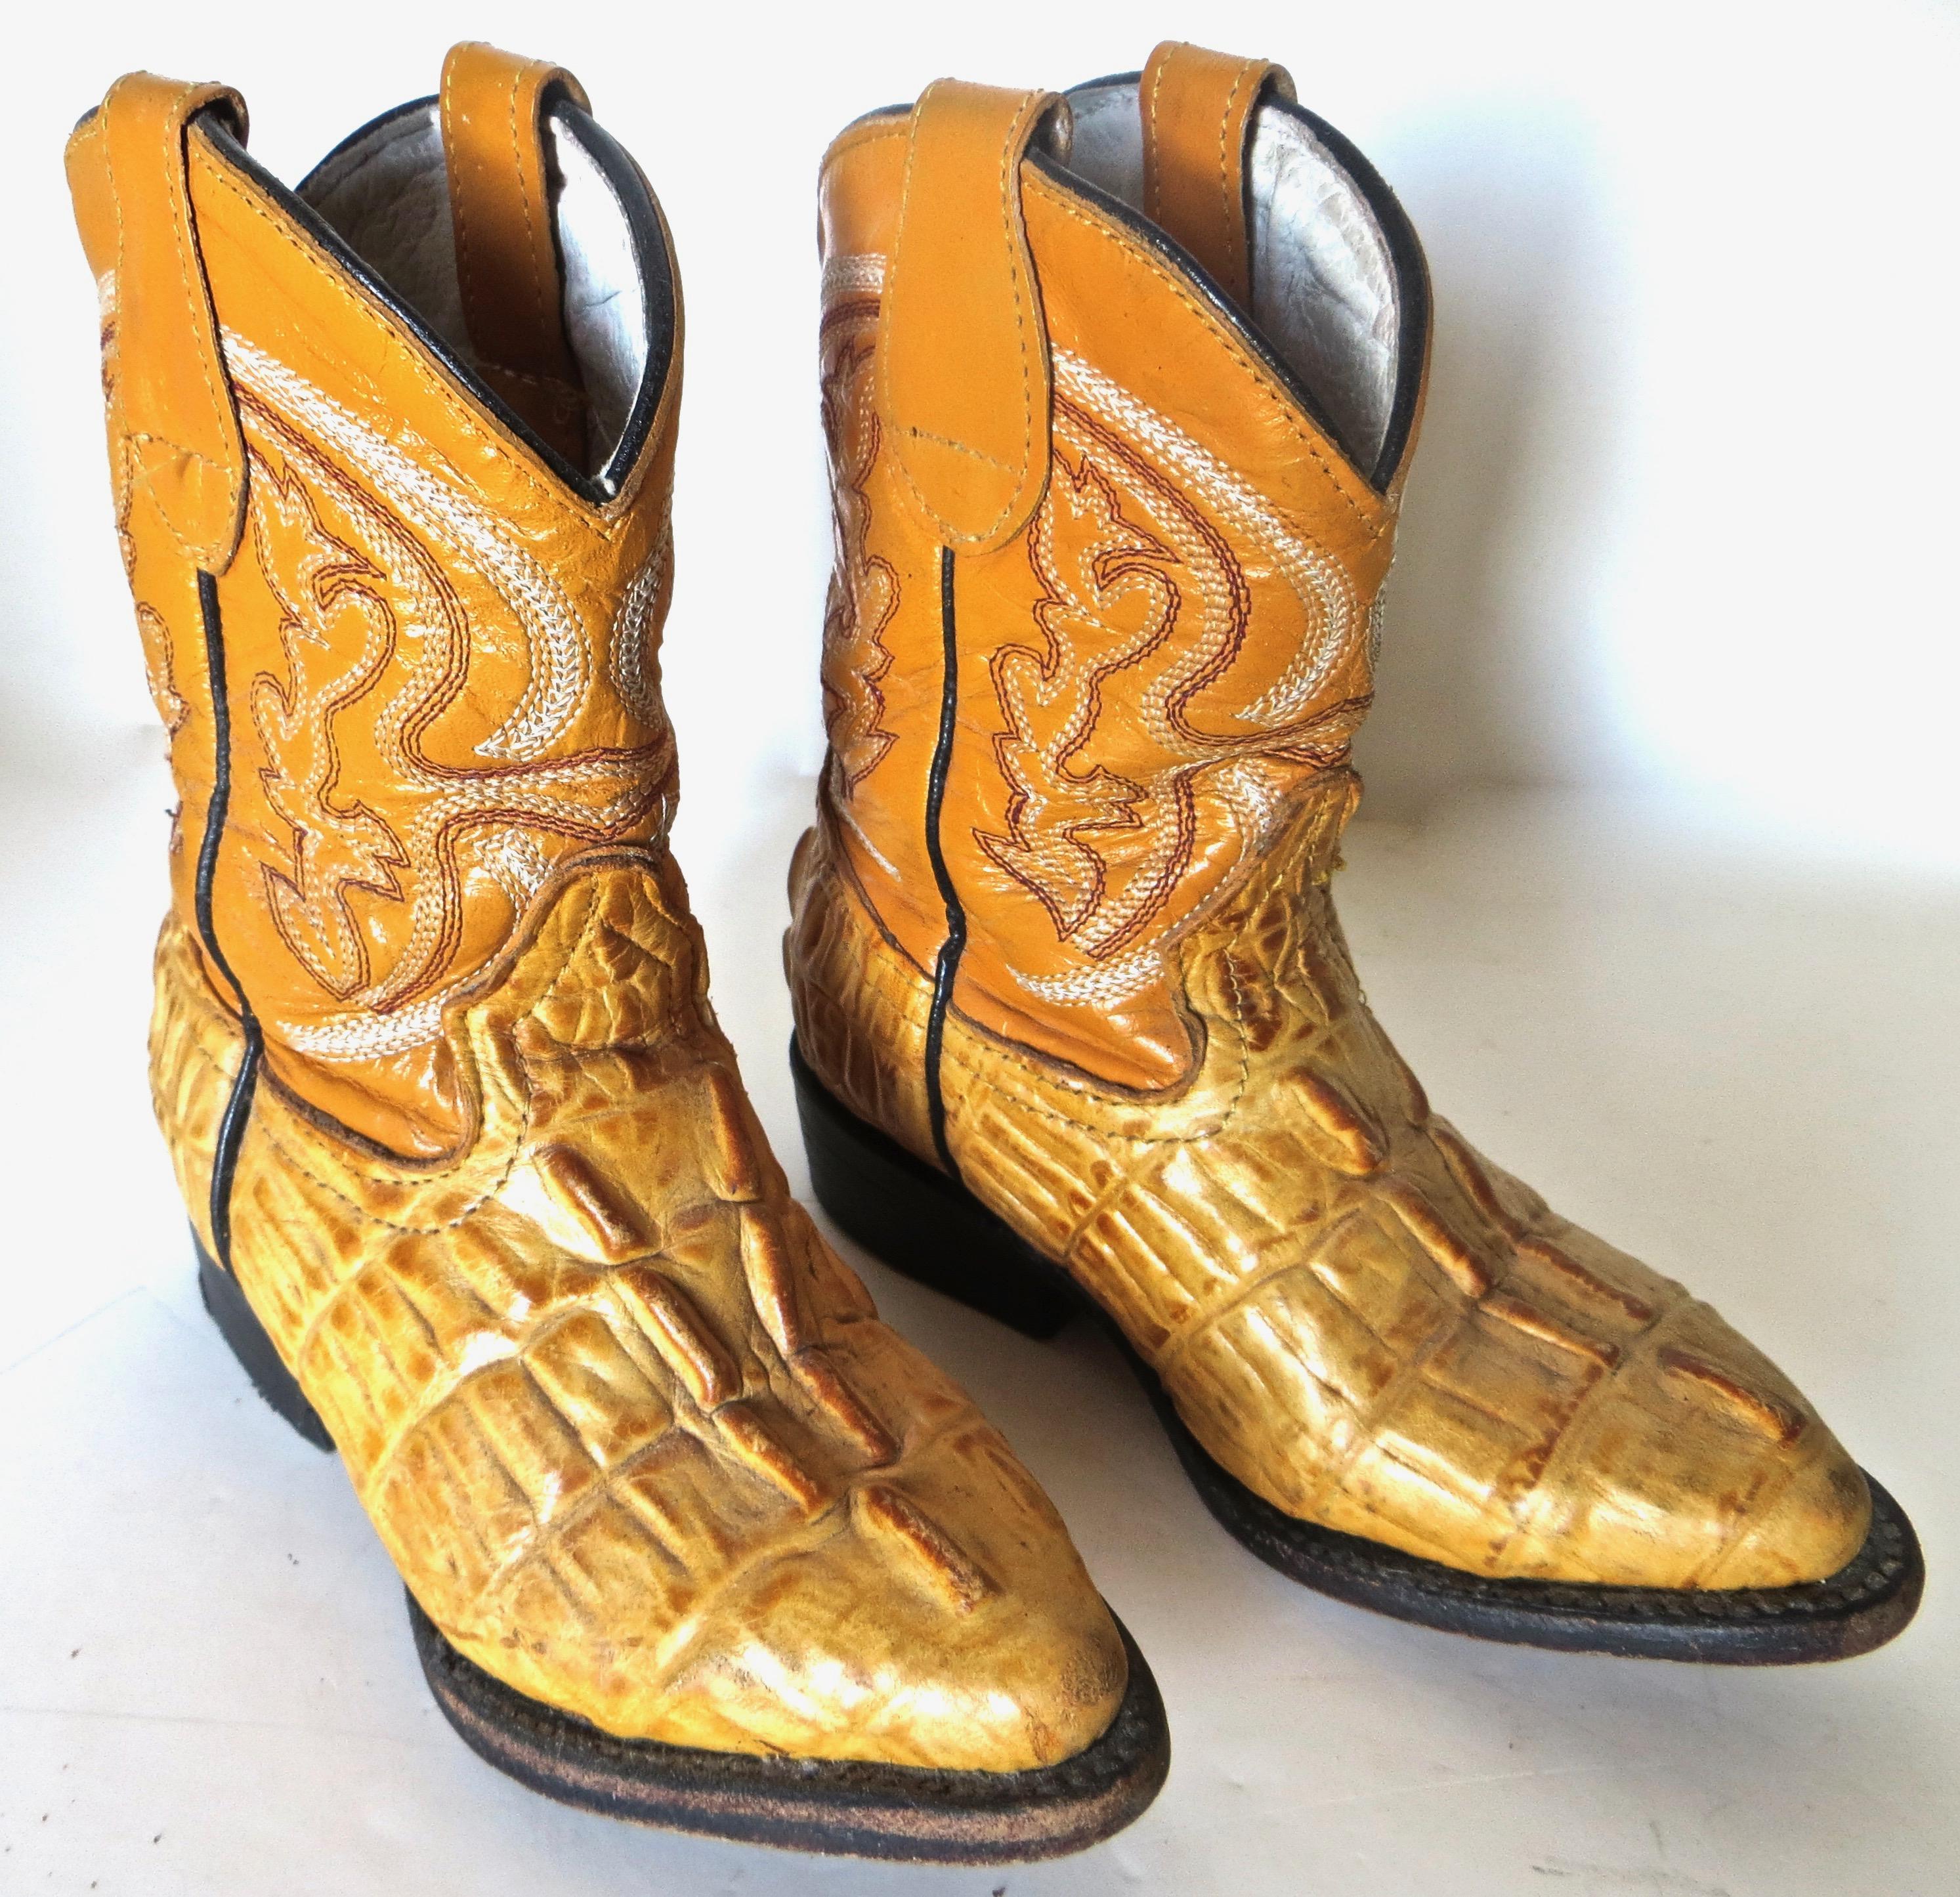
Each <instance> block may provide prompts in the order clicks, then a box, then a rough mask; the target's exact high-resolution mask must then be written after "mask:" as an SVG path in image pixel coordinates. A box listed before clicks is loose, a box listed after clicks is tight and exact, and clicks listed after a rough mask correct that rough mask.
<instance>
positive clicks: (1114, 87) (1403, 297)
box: [1064, 73, 1427, 478]
mask: <svg viewBox="0 0 1960 1897" xmlns="http://www.w3.org/2000/svg"><path fill="white" fill-rule="evenodd" d="M1139 83H1140V75H1138V74H1135V73H1128V74H1125V75H1122V76H1120V77H1118V78H1112V79H1099V80H1096V81H1093V82H1092V83H1091V84H1087V85H1083V86H1078V87H1077V88H1075V89H1074V91H1071V93H1070V94H1068V102H1069V105H1070V107H1071V109H1072V110H1073V113H1074V134H1073V138H1072V139H1071V142H1070V146H1069V150H1068V155H1067V157H1066V158H1065V160H1064V163H1065V164H1066V165H1067V167H1068V169H1069V170H1071V171H1072V172H1074V173H1075V174H1076V175H1077V177H1080V178H1082V179H1083V180H1086V181H1087V183H1090V184H1092V185H1093V186H1096V188H1097V189H1099V190H1101V191H1104V192H1106V193H1108V194H1109V196H1112V197H1113V198H1115V199H1117V200H1118V202H1121V203H1122V204H1124V205H1127V206H1128V207H1129V208H1131V210H1133V211H1137V212H1141V209H1142V207H1143V202H1144V139H1143V122H1142V119H1141V115H1140V113H1139V111H1138V97H1137V95H1138V85H1139ZM1246 230H1247V234H1248V237H1249V247H1250V253H1251V255H1250V266H1251V268H1250V276H1251V282H1252V307H1251V308H1250V309H1249V310H1246V312H1245V313H1244V314H1246V316H1247V317H1249V318H1250V319H1251V321H1252V326H1253V327H1254V328H1255V329H1256V330H1257V331H1258V333H1259V335H1260V336H1261V337H1262V339H1263V340H1264V341H1265V343H1266V345H1267V346H1268V348H1269V349H1271V351H1272V352H1273V354H1274V355H1276V356H1277V357H1278V358H1279V360H1280V361H1281V362H1282V363H1284V364H1285V366H1286V367H1287V368H1288V369H1289V370H1290V371H1292V373H1293V375H1294V377H1296V378H1297V380H1298V381H1299V383H1300V386H1301V387H1303V389H1304V390H1306V393H1307V394H1308V396H1309V397H1310V398H1311V399H1312V401H1313V406H1315V407H1316V409H1318V410H1319V412H1320V414H1321V415H1322V418H1323V419H1325V421H1326V422H1327V423H1328V425H1329V426H1330V427H1331V428H1332V430H1333V431H1334V434H1335V438H1336V439H1337V440H1338V442H1339V443H1340V444H1341V447H1343V448H1344V449H1345V450H1347V452H1348V455H1349V457H1351V459H1352V460H1354V462H1355V463H1357V465H1358V466H1360V467H1362V468H1363V469H1377V470H1381V471H1382V473H1381V475H1379V476H1378V478H1385V475H1386V470H1387V469H1389V468H1392V465H1393V463H1394V460H1395V459H1397V458H1398V456H1399V450H1400V446H1401V441H1400V438H1405V436H1406V434H1407V428H1408V420H1407V412H1409V411H1412V409H1413V406H1414V387H1413V384H1414V380H1416V379H1417V377H1419V374H1420V368H1421V364H1420V361H1419V359H1418V358H1420V355H1421V349H1422V343H1423V332H1424V327H1425V326H1426V323H1427V310H1426V307H1424V305H1425V302H1426V298H1425V293H1424V288H1423V285H1422V283H1421V265H1420V263H1419V261H1416V260H1415V259H1416V257H1417V253H1416V252H1415V250H1414V237H1413V235H1412V234H1409V233H1408V227H1407V220H1406V218H1404V216H1403V215H1402V208H1401V207H1400V206H1399V205H1397V204H1396V203H1395V199H1394V198H1393V196H1392V195H1391V194H1390V193H1389V190H1388V188H1387V187H1386V186H1385V185H1384V184H1383V183H1382V181H1381V180H1380V179H1379V177H1376V175H1375V173H1374V172H1373V170H1372V169H1371V168H1370V167H1369V166H1368V165H1367V162H1366V161H1365V160H1363V159H1362V158H1360V154H1358V153H1357V152H1356V151H1354V149H1353V148H1352V147H1351V146H1350V145H1348V142H1347V141H1346V140H1345V139H1344V138H1341V135H1340V134H1339V133H1338V132H1335V130H1334V129H1333V128H1332V126H1328V125H1325V124H1324V123H1322V121H1321V120H1319V119H1316V117H1315V116H1313V114H1312V113H1309V112H1306V111H1304V110H1302V109H1301V108H1300V107H1298V106H1297V105H1295V104H1293V103H1292V102H1291V101H1290V100H1286V99H1281V98H1278V97H1274V96H1272V95H1271V94H1268V96H1267V97H1265V99H1263V100H1261V102H1260V103H1259V104H1258V107H1257V108H1256V109H1255V112H1254V114H1253V119H1252V136H1251V143H1250V147H1249V151H1248V154H1247V163H1246ZM1385 464H1386V466H1385Z"/></svg>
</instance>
